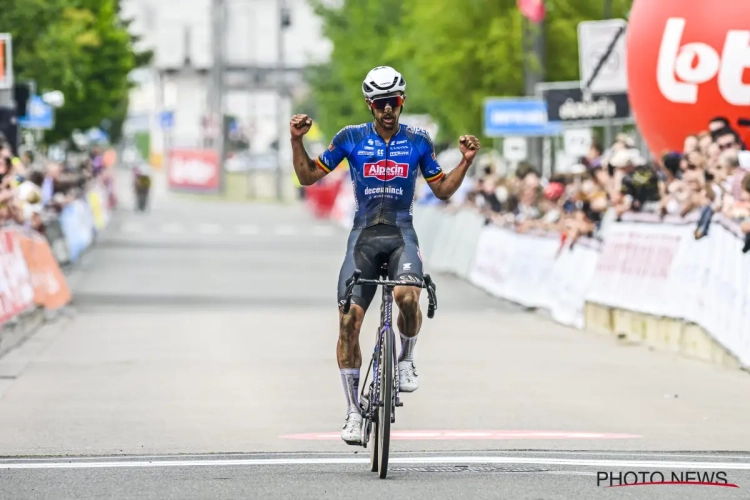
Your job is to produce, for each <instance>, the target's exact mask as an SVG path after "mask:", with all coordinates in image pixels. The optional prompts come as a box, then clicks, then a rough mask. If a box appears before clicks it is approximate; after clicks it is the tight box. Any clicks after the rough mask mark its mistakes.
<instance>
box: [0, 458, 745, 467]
mask: <svg viewBox="0 0 750 500" xmlns="http://www.w3.org/2000/svg"><path fill="white" fill-rule="evenodd" d="M389 462H390V463H392V464H457V463H458V464H531V465H561V466H577V467H597V468H618V467H629V468H638V467H641V468H652V469H656V468H662V469H691V470H696V469H721V470H750V463H738V462H669V461H659V460H651V461H646V460H587V459H565V458H545V457H539V458H531V457H391V459H390V460H389ZM369 463H370V460H369V458H268V459H238V460H231V459H227V460H155V461H142V460H133V461H103V462H17V463H0V470H1V469H117V468H121V469H125V468H148V467H208V466H220V467H232V466H235V467H236V466H262V465H362V464H369Z"/></svg>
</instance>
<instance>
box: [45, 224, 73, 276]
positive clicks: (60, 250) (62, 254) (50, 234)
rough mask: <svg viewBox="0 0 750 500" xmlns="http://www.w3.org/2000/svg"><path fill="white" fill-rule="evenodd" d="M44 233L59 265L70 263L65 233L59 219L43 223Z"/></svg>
mask: <svg viewBox="0 0 750 500" xmlns="http://www.w3.org/2000/svg"><path fill="white" fill-rule="evenodd" d="M44 234H45V236H46V237H47V241H48V242H49V246H50V248H51V249H52V253H53V254H54V256H55V260H56V261H57V262H58V264H60V265H61V266H66V265H68V264H69V263H70V254H69V251H68V242H67V241H65V235H64V234H63V232H62V227H61V226H60V221H59V220H57V219H53V220H50V221H47V222H45V223H44Z"/></svg>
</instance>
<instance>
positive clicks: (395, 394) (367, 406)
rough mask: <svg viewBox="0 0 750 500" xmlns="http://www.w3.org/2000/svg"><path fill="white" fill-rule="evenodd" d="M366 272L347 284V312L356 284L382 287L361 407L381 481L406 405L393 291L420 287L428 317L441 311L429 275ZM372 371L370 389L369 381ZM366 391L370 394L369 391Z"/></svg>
mask: <svg viewBox="0 0 750 500" xmlns="http://www.w3.org/2000/svg"><path fill="white" fill-rule="evenodd" d="M361 275H362V272H361V271H360V270H359V269H357V270H355V271H354V273H353V274H352V276H351V277H350V278H349V279H348V280H347V281H346V299H345V302H344V307H343V312H344V314H347V313H348V312H349V308H350V307H351V303H352V294H353V291H354V287H355V286H356V285H375V286H381V287H382V292H383V301H382V303H381V305H380V326H379V327H378V336H377V341H376V343H375V350H374V352H373V354H372V361H371V363H370V365H369V366H368V367H367V374H366V375H365V378H364V381H363V382H362V392H361V394H360V398H359V402H360V403H359V405H360V409H361V411H362V446H363V447H364V448H367V443H368V441H369V440H370V438H372V440H373V443H372V447H371V449H370V470H371V471H372V472H377V473H378V475H379V477H380V478H381V479H385V477H386V475H387V474H388V452H389V451H390V442H391V424H392V423H395V422H396V408H397V407H399V406H403V405H404V404H403V403H402V402H401V399H400V397H399V381H398V368H397V366H398V363H397V362H396V349H395V343H396V334H395V333H394V331H393V327H392V324H393V323H392V317H393V314H392V310H393V289H394V288H395V287H397V286H416V287H419V288H424V289H426V290H427V298H428V307H427V317H428V318H433V317H434V316H435V310H436V309H437V297H436V295H435V290H436V287H435V283H434V282H433V281H432V278H431V277H430V275H429V274H425V275H424V278H423V280H422V281H409V280H404V281H394V280H388V279H387V278H388V265H387V264H384V265H383V266H381V268H380V272H379V279H376V280H367V279H361V278H360V276H361ZM371 370H372V379H371V380H370V383H369V386H368V384H367V379H368V377H369V375H370V371H371ZM365 388H366V389H367V392H365Z"/></svg>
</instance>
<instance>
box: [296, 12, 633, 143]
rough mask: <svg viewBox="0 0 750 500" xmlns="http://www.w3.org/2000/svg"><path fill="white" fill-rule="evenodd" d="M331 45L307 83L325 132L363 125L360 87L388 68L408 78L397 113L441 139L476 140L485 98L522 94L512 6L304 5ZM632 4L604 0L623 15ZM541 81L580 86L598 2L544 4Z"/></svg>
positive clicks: (519, 20)
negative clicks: (420, 117)
mask: <svg viewBox="0 0 750 500" xmlns="http://www.w3.org/2000/svg"><path fill="white" fill-rule="evenodd" d="M311 1H312V2H313V4H314V6H315V8H316V11H317V13H318V14H319V15H321V16H322V18H323V24H324V33H326V36H327V37H328V38H329V39H330V40H331V42H332V44H333V52H332V54H331V61H330V62H329V63H328V64H326V65H322V66H319V67H317V68H314V71H313V72H312V76H311V78H310V82H311V86H312V89H313V97H314V99H315V104H316V109H317V110H318V113H319V115H318V116H317V117H316V118H317V119H318V121H319V123H320V124H321V128H322V129H323V131H324V132H325V133H326V134H328V135H330V134H333V133H335V132H336V131H337V130H338V129H339V128H341V127H342V126H344V125H348V124H351V123H356V122H361V121H365V120H367V119H369V114H368V111H367V109H366V107H365V106H363V105H359V104H358V102H362V94H361V90H360V88H361V87H360V86H361V83H362V79H363V78H364V76H365V74H367V71H369V70H370V69H372V68H373V67H375V66H378V65H383V64H386V65H392V66H394V67H396V68H397V69H398V70H399V71H401V72H402V73H403V74H404V76H405V78H406V81H407V87H408V90H407V101H406V104H405V111H404V112H410V113H419V112H424V113H429V114H431V115H432V117H433V118H434V119H436V120H437V121H438V123H439V124H440V130H441V136H443V138H449V139H450V140H452V138H454V137H455V136H456V135H459V134H464V133H473V134H476V135H481V130H482V105H483V102H484V99H485V98H486V97H491V96H520V95H523V93H524V69H523V68H524V51H523V30H524V28H523V26H524V22H525V21H524V19H523V17H522V16H521V14H520V12H519V11H518V8H517V6H516V0H465V1H462V2H455V1H452V0H380V1H374V0H342V1H341V2H340V5H338V6H336V7H327V6H325V5H323V4H322V2H321V0H311ZM631 4H632V0H612V15H613V17H621V18H624V17H625V16H626V13H627V12H628V10H629V9H630V5H631ZM546 5H547V18H546V20H545V23H544V27H543V30H544V36H545V51H546V67H545V70H546V71H545V74H546V81H551V82H555V81H567V80H577V79H578V69H579V64H578V33H577V25H578V23H579V22H581V21H585V20H595V19H602V17H603V15H604V6H603V2H602V1H601V0H546Z"/></svg>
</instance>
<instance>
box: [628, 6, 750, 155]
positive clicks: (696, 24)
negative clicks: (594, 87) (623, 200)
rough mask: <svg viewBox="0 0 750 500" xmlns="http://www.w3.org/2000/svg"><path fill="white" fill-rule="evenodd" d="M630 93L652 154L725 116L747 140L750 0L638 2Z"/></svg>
mask: <svg viewBox="0 0 750 500" xmlns="http://www.w3.org/2000/svg"><path fill="white" fill-rule="evenodd" d="M627 51H628V56H627V57H628V87H629V90H628V93H629V96H630V105H631V108H632V110H633V115H634V116H635V119H636V122H637V123H638V127H639V129H640V130H641V132H642V134H643V136H644V138H645V139H646V142H647V143H648V145H649V148H650V149H651V151H652V152H653V153H654V154H655V155H659V154H660V153H661V152H662V151H664V150H665V149H673V150H678V151H681V150H682V146H683V143H684V139H685V137H686V136H688V135H690V134H695V133H698V132H700V131H703V130H707V129H708V121H709V120H710V119H711V118H713V117H715V116H725V117H727V118H728V119H729V121H730V123H731V126H732V127H733V128H734V129H735V130H736V131H737V132H738V133H739V134H740V135H741V136H742V137H743V139H744V140H745V143H746V144H750V129H749V128H747V127H742V126H739V125H738V121H739V120H741V119H745V120H748V121H750V0H729V1H726V2H717V1H716V0H635V3H634V5H633V9H632V11H631V13H630V19H629V22H628V32H627Z"/></svg>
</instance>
